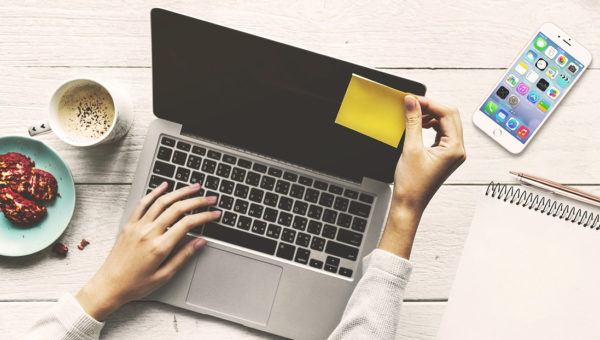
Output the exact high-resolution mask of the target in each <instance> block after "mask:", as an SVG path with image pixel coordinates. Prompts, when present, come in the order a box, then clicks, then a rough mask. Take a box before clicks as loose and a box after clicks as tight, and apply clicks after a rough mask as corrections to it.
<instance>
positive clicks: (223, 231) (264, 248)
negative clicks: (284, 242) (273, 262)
mask: <svg viewBox="0 0 600 340" xmlns="http://www.w3.org/2000/svg"><path fill="white" fill-rule="evenodd" d="M202 235H203V236H206V237H212V238H214V239H217V240H220V241H224V242H227V243H231V244H235V245H236V246H240V247H244V248H248V249H252V250H256V251H259V252H261V253H265V254H269V255H273V254H275V248H277V241H275V240H271V239H268V238H265V237H260V236H257V235H254V234H250V233H245V232H243V231H239V230H237V229H233V228H229V227H224V226H222V225H219V224H216V223H212V222H209V223H206V224H205V225H204V231H203V232H202Z"/></svg>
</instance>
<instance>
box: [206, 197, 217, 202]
mask: <svg viewBox="0 0 600 340" xmlns="http://www.w3.org/2000/svg"><path fill="white" fill-rule="evenodd" d="M206 200H207V201H208V203H217V196H208V197H206Z"/></svg>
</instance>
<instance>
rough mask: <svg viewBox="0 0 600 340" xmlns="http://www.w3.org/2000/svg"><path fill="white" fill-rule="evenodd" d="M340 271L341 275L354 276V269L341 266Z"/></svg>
mask: <svg viewBox="0 0 600 340" xmlns="http://www.w3.org/2000/svg"><path fill="white" fill-rule="evenodd" d="M338 273H339V274H340V275H342V276H347V277H351V276H352V269H348V268H344V267H340V271H339V272H338Z"/></svg>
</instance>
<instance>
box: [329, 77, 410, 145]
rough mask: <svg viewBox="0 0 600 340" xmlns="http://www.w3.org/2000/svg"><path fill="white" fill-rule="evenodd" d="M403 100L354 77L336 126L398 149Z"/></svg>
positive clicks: (385, 88) (399, 93)
mask: <svg viewBox="0 0 600 340" xmlns="http://www.w3.org/2000/svg"><path fill="white" fill-rule="evenodd" d="M405 96H406V93H404V92H402V91H399V90H396V89H393V88H391V87H388V86H385V85H382V84H379V83H376V82H374V81H371V80H368V79H365V78H363V77H360V76H358V75H355V74H353V75H352V78H351V79H350V83H349V84H348V88H347V89H346V94H345V95H344V99H343V100H342V105H341V106H340V110H339V111H338V114H337V117H336V118H335V122H336V124H340V125H342V126H345V127H347V128H349V129H352V130H354V131H356V132H359V133H362V134H363V135H366V136H369V137H371V138H374V139H376V140H378V141H380V142H383V143H385V144H388V145H391V146H393V147H395V148H397V147H398V144H399V143H400V139H401V138H402V134H403V133H404V127H405V121H404V97H405Z"/></svg>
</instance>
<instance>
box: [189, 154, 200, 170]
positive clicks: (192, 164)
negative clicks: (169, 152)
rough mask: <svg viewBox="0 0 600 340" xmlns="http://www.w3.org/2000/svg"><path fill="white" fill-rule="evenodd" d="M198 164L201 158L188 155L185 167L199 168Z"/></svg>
mask: <svg viewBox="0 0 600 340" xmlns="http://www.w3.org/2000/svg"><path fill="white" fill-rule="evenodd" d="M200 164H202V158H201V157H198V156H194V155H190V157H188V160H187V164H186V165H187V167H188V168H192V169H196V170H198V169H200Z"/></svg>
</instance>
